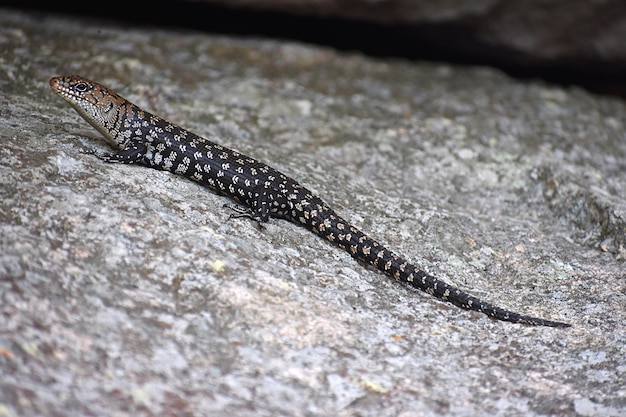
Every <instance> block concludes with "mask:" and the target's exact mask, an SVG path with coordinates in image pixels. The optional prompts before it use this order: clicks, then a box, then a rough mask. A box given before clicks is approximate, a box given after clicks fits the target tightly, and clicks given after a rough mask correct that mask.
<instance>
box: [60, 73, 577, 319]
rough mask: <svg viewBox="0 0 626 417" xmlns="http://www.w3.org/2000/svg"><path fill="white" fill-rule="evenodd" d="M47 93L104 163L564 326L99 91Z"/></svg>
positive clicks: (459, 299)
mask: <svg viewBox="0 0 626 417" xmlns="http://www.w3.org/2000/svg"><path fill="white" fill-rule="evenodd" d="M50 86H51V87H52V89H53V90H54V91H55V92H56V93H57V94H58V95H60V96H61V97H63V98H64V99H65V100H66V101H67V102H69V103H70V104H71V105H72V106H73V107H74V108H75V109H76V110H77V111H78V113H79V114H80V115H81V116H82V117H83V118H85V119H86V120H87V121H88V122H89V123H90V124H91V125H92V126H94V127H95V128H96V129H98V131H100V133H102V134H103V135H104V136H105V138H106V139H107V140H108V141H109V142H110V144H111V145H112V146H114V147H115V148H116V149H117V150H118V151H117V152H116V153H111V154H104V155H97V156H98V157H99V158H100V159H102V160H104V161H106V162H119V163H125V164H141V165H145V166H148V167H152V168H156V169H160V170H166V171H171V172H173V173H175V174H180V175H183V176H185V177H187V178H190V179H192V180H194V181H197V182H199V183H201V184H203V185H205V186H207V187H209V188H210V189H212V190H214V191H216V192H218V193H219V194H222V195H226V196H229V197H231V198H233V199H234V200H236V201H237V202H238V203H240V204H241V205H243V206H245V208H241V213H240V214H241V215H243V216H248V217H251V218H253V219H254V220H257V221H259V222H266V221H268V220H269V218H270V217H276V218H281V219H286V220H289V221H291V222H293V223H296V224H300V225H302V226H304V227H306V228H307V229H309V230H311V231H312V232H313V233H315V234H317V235H318V236H320V237H323V238H325V239H327V240H329V241H330V242H332V243H333V244H335V245H337V246H338V247H340V248H341V249H344V250H345V251H347V252H348V253H349V254H350V255H352V256H353V257H354V258H356V259H358V260H360V261H363V262H366V263H369V264H370V265H373V266H374V267H376V268H377V269H379V270H380V271H382V272H384V273H385V274H387V275H389V276H390V277H393V278H395V279H396V280H398V281H401V282H405V283H408V284H411V285H413V286H414V287H416V288H418V289H420V290H422V291H425V292H427V293H428V294H431V295H434V296H435V297H437V298H439V299H441V300H444V301H447V302H450V303H452V304H454V305H456V306H458V307H461V308H464V309H468V310H474V311H480V312H482V313H485V314H487V315H488V316H490V317H493V318H494V319H498V320H503V321H509V322H513V323H523V324H527V325H534V326H551V327H569V326H570V325H569V324H567V323H561V322H556V321H550V320H544V319H540V318H534V317H529V316H525V315H521V314H518V313H514V312H511V311H507V310H505V309H502V308H499V307H496V306H493V305H491V304H488V303H486V302H484V301H481V300H479V299H478V298H476V297H473V296H471V295H469V294H467V293H465V292H463V291H461V290H459V289H457V288H455V287H452V286H450V285H448V284H446V283H445V282H443V281H440V280H438V279H437V278H435V277H433V276H431V275H428V274H427V273H425V272H424V271H421V270H420V269H419V268H417V267H416V266H414V265H412V264H411V263H409V262H408V261H407V260H406V259H403V258H402V257H399V256H398V255H396V254H394V253H393V252H391V251H389V250H388V249H386V248H385V247H384V246H382V245H380V244H379V243H378V242H376V241H375V240H374V239H372V238H370V237H368V236H367V235H365V234H364V233H363V232H361V231H360V230H358V229H357V228H355V227H354V226H352V225H350V224H349V223H348V222H346V221H345V220H344V219H342V218H341V217H339V216H338V215H337V214H336V213H335V211H334V210H333V209H331V208H330V207H329V206H328V205H327V204H326V203H325V202H324V201H322V200H321V199H320V198H319V197H317V196H315V195H313V194H312V193H311V191H309V190H308V189H306V188H305V187H303V186H302V185H300V184H299V183H298V182H297V181H295V180H294V179H292V178H289V177H288V176H286V175H284V174H282V173H280V172H278V171H276V170H275V169H273V168H271V167H269V166H267V165H265V164H263V163H261V162H259V161H257V160H255V159H252V158H250V157H248V156H245V155H242V154H240V153H239V152H235V151H233V150H231V149H228V148H225V147H223V146H221V145H218V144H217V143H214V142H212V141H210V140H207V139H205V138H202V137H199V136H197V135H195V134H193V133H191V132H189V131H187V130H185V129H183V128H181V127H179V126H176V125H173V124H171V123H169V122H168V121H166V120H163V119H161V118H160V117H157V116H154V115H152V114H150V113H148V112H147V111H145V110H142V109H140V108H139V107H137V106H135V105H134V104H132V103H130V102H129V101H127V100H125V99H124V98H122V97H121V96H119V95H118V94H116V93H115V92H113V91H111V90H109V89H108V88H106V87H104V86H102V85H100V84H97V83H95V82H92V81H89V80H86V79H84V78H82V77H80V76H77V75H72V76H67V77H55V78H52V79H51V80H50Z"/></svg>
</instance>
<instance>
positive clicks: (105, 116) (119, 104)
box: [50, 75, 129, 147]
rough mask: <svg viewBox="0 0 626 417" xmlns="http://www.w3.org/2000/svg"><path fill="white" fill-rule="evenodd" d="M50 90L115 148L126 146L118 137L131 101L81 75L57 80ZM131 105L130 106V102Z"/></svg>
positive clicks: (51, 82) (51, 80) (52, 81)
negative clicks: (125, 110)
mask: <svg viewBox="0 0 626 417" xmlns="http://www.w3.org/2000/svg"><path fill="white" fill-rule="evenodd" d="M50 87H51V88H52V90H53V91H54V92H55V93H57V94H58V95H59V96H61V97H62V98H63V99H64V100H65V101H67V102H68V103H70V104H71V105H72V107H74V109H75V110H76V111H77V112H78V113H79V114H80V115H81V116H82V117H83V118H84V119H85V120H87V121H88V122H89V124H91V125H92V126H93V127H95V128H96V129H97V130H98V131H99V132H100V133H102V134H103V135H104V137H105V138H106V139H107V140H108V141H109V142H110V143H111V144H112V145H114V146H116V147H120V146H121V145H122V141H121V139H122V138H118V137H117V136H118V134H117V132H119V126H117V124H118V123H119V121H120V116H121V112H122V111H123V108H124V107H125V105H126V104H127V101H126V100H125V99H124V98H122V97H121V96H119V95H118V94H116V93H115V92H113V91H111V90H109V89H108V88H106V87H105V86H103V85H100V84H98V83H95V82H93V81H90V80H88V79H86V78H83V77H81V76H79V75H69V76H61V77H54V78H52V79H50ZM128 104H129V103H128Z"/></svg>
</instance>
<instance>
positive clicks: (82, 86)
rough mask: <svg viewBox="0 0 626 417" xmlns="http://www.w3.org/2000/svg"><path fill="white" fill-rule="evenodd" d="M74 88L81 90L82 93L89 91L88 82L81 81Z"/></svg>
mask: <svg viewBox="0 0 626 417" xmlns="http://www.w3.org/2000/svg"><path fill="white" fill-rule="evenodd" d="M74 88H75V89H76V90H78V91H80V92H81V93H84V92H85V91H87V83H84V82H82V81H81V82H79V83H78V84H76V85H75V86H74Z"/></svg>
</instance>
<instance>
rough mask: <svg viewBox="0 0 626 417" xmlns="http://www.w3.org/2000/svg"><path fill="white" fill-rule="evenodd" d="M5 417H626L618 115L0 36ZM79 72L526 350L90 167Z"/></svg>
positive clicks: (94, 24)
mask: <svg viewBox="0 0 626 417" xmlns="http://www.w3.org/2000/svg"><path fill="white" fill-rule="evenodd" d="M0 44H1V45H2V50H3V54H2V59H0V92H1V93H0V374H1V375H2V377H1V378H0V415H4V416H34V415H45V416H64V417H67V416H103V415H107V416H206V415H210V416H218V417H220V416H243V417H246V416H255V417H258V416H402V417H411V416H475V415H493V416H545V415H568V416H570V415H571V416H596V415H602V416H614V417H617V416H621V415H623V414H624V413H625V412H626V391H625V390H624V384H623V381H624V377H625V373H626V363H625V361H624V358H625V357H626V348H625V346H626V330H625V329H626V295H625V294H626V288H625V282H626V281H625V278H626V276H625V273H624V269H625V268H624V258H625V256H626V255H625V253H624V224H625V217H626V200H625V198H624V196H625V195H626V190H625V187H626V170H625V163H624V161H626V140H625V139H626V137H625V133H624V132H625V123H626V122H625V121H626V104H625V103H624V101H622V100H619V99H615V98H607V97H601V96H595V95H592V94H589V93H587V92H585V91H582V90H580V89H577V88H570V89H563V88H560V87H555V86H551V85H547V84H544V83H540V82H521V81H516V80H513V79H511V78H509V77H507V76H504V75H503V74H501V73H499V72H497V71H494V70H490V69H485V68H456V67H454V66H449V65H443V64H442V65H433V64H426V63H409V62H406V61H401V60H377V59H371V58H367V57H364V56H361V55H358V54H347V53H338V52H336V51H334V50H332V49H325V48H317V47H311V46H304V45H301V44H297V43H290V42H282V41H275V40H273V41H272V40H267V39H240V38H237V37H228V36H216V35H210V34H206V33H199V32H190V31H183V30H180V29H178V30H171V31H169V30H155V29H154V28H146V27H139V28H128V27H126V26H125V25H124V24H123V23H120V22H119V21H118V22H111V21H109V22H106V21H100V20H94V19H86V18H76V17H73V18H68V17H63V16H60V15H51V14H37V13H32V12H30V13H24V12H19V11H15V10H8V9H3V10H0ZM71 73H78V74H81V75H83V76H86V77H89V78H92V79H94V80H97V81H100V82H102V83H103V84H105V85H108V86H110V87H112V88H114V89H116V90H118V91H119V92H120V93H121V94H123V95H124V96H126V97H128V98H129V99H131V100H132V101H134V102H136V103H137V104H140V105H141V106H143V107H146V108H148V109H151V110H153V111H154V112H155V113H157V114H159V115H161V116H164V117H166V118H167V119H169V120H172V121H173V122H176V123H178V124H181V125H182V126H184V127H186V128H189V129H191V130H193V131H195V132H197V133H200V134H202V133H206V132H213V133H216V134H219V135H220V136H221V137H223V143H224V144H225V145H228V146H231V147H234V148H237V149H238V150H240V151H242V152H244V153H247V154H250V155H252V156H254V157H256V158H258V159H260V160H263V161H265V162H267V163H269V164H271V165H273V166H275V167H277V168H279V169H280V170H282V171H284V172H286V173H288V174H289V175H291V176H293V177H295V178H297V179H298V180H300V181H301V182H302V183H303V184H305V185H307V186H309V187H310V188H312V189H313V190H314V191H316V192H317V193H319V194H320V195H321V196H323V197H324V198H325V199H326V200H328V201H329V202H330V203H332V204H333V205H334V206H335V207H336V208H337V210H338V211H339V212H340V213H341V214H343V215H344V216H345V217H346V218H347V219H350V220H351V221H353V222H354V224H355V225H356V226H358V227H360V228H362V229H363V230H364V231H366V232H368V233H370V234H371V235H372V236H373V237H375V238H378V239H379V240H380V241H382V242H384V243H386V244H388V246H389V247H390V248H393V249H395V250H397V251H398V252H399V253H402V254H405V255H406V256H407V257H409V258H410V259H411V260H413V261H415V262H416V263H417V264H419V265H421V266H423V267H424V268H425V269H427V270H429V271H431V272H432V273H434V274H436V275H437V276H440V277H442V278H444V279H446V280H448V281H450V282H452V283H454V284H456V285H458V286H460V287H461V288H463V289H465V290H468V291H470V292H471V293H473V294H475V295H477V296H480V297H483V298H485V299H486V300H490V301H493V302H497V303H498V304H499V305H502V306H504V307H507V308H511V309H513V310H516V311H523V312H526V313H531V314H535V315H539V316H544V317H548V318H553V319H559V320H565V321H568V322H571V323H572V324H573V327H572V328H571V329H568V330H558V329H550V328H527V327H522V326H516V325H511V324H506V323H500V322H494V321H492V320H490V319H488V318H487V317H484V316H483V315H480V314H474V313H469V312H465V311H461V310H459V309H457V308H455V307H452V306H448V305H446V304H444V303H441V302H438V301H437V300H434V299H433V298H432V297H429V296H427V295H424V294H421V293H418V292H416V291H412V290H411V289H408V288H405V287H403V286H400V285H396V284H395V283H393V282H391V281H389V280H388V279H386V278H385V277H383V276H382V275H381V274H379V273H377V272H376V271H372V270H370V269H367V268H365V267H363V266H362V265H360V264H358V263H356V262H354V261H353V260H352V259H351V258H350V257H349V256H348V255H347V254H344V253H342V252H340V251H339V250H337V249H335V248H334V247H332V246H330V245H329V244H327V243H326V242H324V241H322V240H320V239H318V238H317V237H316V236H314V235H313V234H311V233H309V232H307V231H306V230H303V229H301V228H298V227H296V226H295V225H291V224H289V223H286V222H281V221H272V222H270V223H269V224H268V225H267V226H266V227H265V228H264V229H262V230H260V229H259V228H257V226H256V225H255V224H253V223H251V222H248V221H245V220H228V212H227V211H225V210H224V209H223V207H222V206H223V204H224V203H226V202H228V200H226V199H224V198H223V197H219V196H216V195H214V194H212V193H210V192H208V191H207V190H205V189H203V188H201V187H199V186H198V185H196V184H193V183H191V182H189V181H187V180H185V179H183V178H179V177H176V176H173V175H170V174H168V173H165V172H158V171H154V170H150V169H147V168H142V167H135V166H118V165H107V164H103V163H101V162H100V161H99V160H97V159H95V158H93V157H91V156H90V155H86V154H84V153H82V151H84V150H87V149H94V148H96V149H104V148H105V146H106V145H105V144H104V143H103V141H102V140H101V139H100V137H99V134H98V133H97V132H95V131H94V129H93V128H91V126H89V125H88V124H87V123H86V122H84V121H83V120H82V119H80V117H79V116H78V115H77V114H76V113H75V112H74V111H73V110H72V109H71V108H69V107H68V106H67V105H66V104H65V103H64V102H62V100H60V99H59V98H58V97H56V96H55V95H54V94H53V93H52V92H51V91H50V89H49V86H48V80H49V78H50V77H52V76H55V75H60V74H71Z"/></svg>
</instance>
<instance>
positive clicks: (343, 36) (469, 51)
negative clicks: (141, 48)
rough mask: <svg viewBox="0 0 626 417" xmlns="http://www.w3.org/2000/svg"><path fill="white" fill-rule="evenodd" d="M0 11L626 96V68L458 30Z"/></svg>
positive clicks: (209, 15)
mask: <svg viewBox="0 0 626 417" xmlns="http://www.w3.org/2000/svg"><path fill="white" fill-rule="evenodd" d="M0 6H4V7H7V6H8V7H11V8H14V9H19V10H22V11H30V12H32V13H40V14H46V13H55V14H59V15H67V16H76V17H81V18H91V19H105V20H107V21H108V22H109V23H110V24H117V25H119V26H122V27H124V26H128V27H135V28H136V27H146V28H151V27H153V28H170V29H182V30H196V31H202V32H208V33H216V34H227V35H232V36H240V37H266V38H274V39H285V40H292V41H298V42H304V43H309V44H314V45H321V46H327V47H332V48H336V49H338V50H341V51H356V52H360V53H363V54H365V55H369V56H372V57H378V58H403V59H407V60H413V61H416V60H423V61H434V62H447V63H451V64H456V65H482V66H491V67H495V68H499V69H500V70H502V71H504V72H506V73H507V74H509V75H510V76H513V77H516V78H521V79H531V78H537V79H542V80H545V81H546V82H549V83H553V84H557V85H561V86H568V85H577V86H579V87H581V88H584V89H587V90H589V91H592V92H594V93H598V94H605V95H614V96H619V97H622V98H626V75H625V74H626V68H620V67H618V66H615V65H613V66H611V65H608V64H602V63H598V62H596V61H593V62H592V61H590V60H587V61H585V60H582V59H577V58H575V57H573V58H571V59H569V60H567V61H566V60H560V61H555V62H545V61H536V60H535V61H533V59H532V58H531V57H529V56H525V55H523V54H520V53H516V52H515V51H513V50H510V49H506V48H502V47H496V46H493V45H488V44H485V43H484V42H480V41H478V40H476V39H474V38H473V37H472V36H471V34H469V33H466V32H465V31H463V30H462V29H461V28H459V26H458V25H454V26H453V25H446V24H428V25H416V24H413V25H397V24H394V25H383V24H375V23H368V22H361V21H354V20H347V19H337V18H324V17H305V16H299V15H291V14H285V13H277V12H269V11H260V10H251V9H239V8H238V9H235V8H229V7H226V6H222V5H211V4H205V3H196V2H187V1H168V2H126V3H122V2H119V1H107V2H104V3H83V4H82V5H81V4H72V3H65V2H62V3H53V2H45V3H43V4H41V3H39V2H32V1H8V2H7V1H5V2H0Z"/></svg>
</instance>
